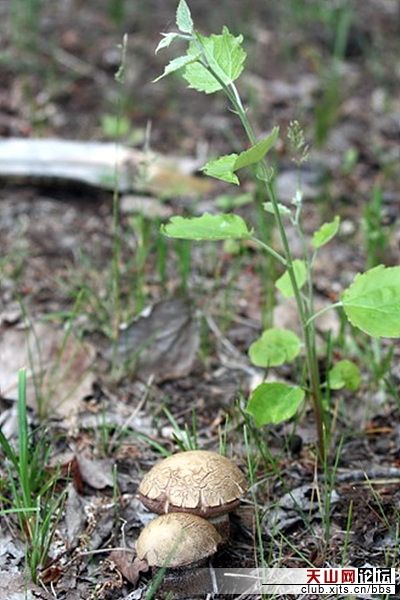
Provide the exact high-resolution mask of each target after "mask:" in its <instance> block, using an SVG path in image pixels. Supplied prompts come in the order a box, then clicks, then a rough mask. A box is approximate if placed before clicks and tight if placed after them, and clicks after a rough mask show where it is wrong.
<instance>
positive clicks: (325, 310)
mask: <svg viewBox="0 0 400 600" xmlns="http://www.w3.org/2000/svg"><path fill="white" fill-rule="evenodd" d="M339 306H343V302H335V303H334V304H329V306H325V307H324V308H321V310H319V311H318V312H316V313H314V314H313V315H312V316H311V317H310V318H309V319H308V321H307V322H306V327H308V326H309V325H310V323H312V322H313V321H314V320H315V319H317V318H318V317H320V316H321V315H323V314H324V313H326V312H328V310H331V309H332V308H338V307H339Z"/></svg>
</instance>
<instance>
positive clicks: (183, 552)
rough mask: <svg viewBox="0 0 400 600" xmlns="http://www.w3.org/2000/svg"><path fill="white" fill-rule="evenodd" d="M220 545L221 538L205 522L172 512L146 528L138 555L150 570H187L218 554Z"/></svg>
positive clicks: (155, 520) (190, 515) (137, 542)
mask: <svg viewBox="0 0 400 600" xmlns="http://www.w3.org/2000/svg"><path fill="white" fill-rule="evenodd" d="M220 542H221V536H220V535H219V533H218V532H217V530H216V529H215V527H213V525H211V523H209V522H208V521H206V520H205V519H202V518H201V517H198V516H197V515H192V514H188V513H169V514H167V515H161V516H159V517H157V518H156V519H154V520H153V521H150V523H149V524H148V525H146V527H145V528H144V529H143V531H142V532H141V534H140V535H139V537H138V539H137V541H136V554H137V558H138V559H139V560H141V561H146V562H147V564H148V566H149V567H167V568H176V567H187V566H188V565H195V564H198V563H199V561H203V560H204V559H205V558H208V557H209V556H211V555H212V554H215V552H216V551H217V549H218V544H220Z"/></svg>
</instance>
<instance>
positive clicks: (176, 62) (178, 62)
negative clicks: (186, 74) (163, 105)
mask: <svg viewBox="0 0 400 600" xmlns="http://www.w3.org/2000/svg"><path fill="white" fill-rule="evenodd" d="M199 56H200V54H197V55H196V54H191V55H189V54H185V56H178V58H174V59H173V60H171V62H170V63H169V64H168V65H167V66H166V67H165V69H164V73H163V74H162V75H160V76H159V77H157V78H156V79H154V80H153V83H156V81H160V79H162V78H163V77H165V76H166V75H169V74H170V73H174V71H178V70H179V69H182V68H183V67H184V66H186V65H187V64H188V63H191V62H193V61H195V60H197V59H198V58H199Z"/></svg>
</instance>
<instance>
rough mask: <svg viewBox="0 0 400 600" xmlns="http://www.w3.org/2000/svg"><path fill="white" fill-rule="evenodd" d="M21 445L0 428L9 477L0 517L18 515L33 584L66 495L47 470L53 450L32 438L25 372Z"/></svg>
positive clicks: (20, 405) (21, 373) (21, 389)
mask: <svg viewBox="0 0 400 600" xmlns="http://www.w3.org/2000/svg"><path fill="white" fill-rule="evenodd" d="M17 409H18V444H17V448H16V449H15V448H14V447H13V445H12V444H11V443H10V442H9V441H8V440H7V438H6V437H5V435H4V433H3V432H2V431H1V429H0V448H1V450H2V451H3V454H4V456H5V458H6V461H5V466H6V472H7V477H6V481H5V482H4V494H7V495H1V496H0V506H1V509H0V516H1V517H3V516H5V515H15V518H16V519H17V523H18V526H19V530H20V534H21V537H22V538H23V539H24V541H25V543H26V562H27V565H28V568H29V571H30V574H31V577H32V580H33V581H34V582H37V580H38V577H39V573H40V570H41V569H42V568H44V567H45V565H46V561H47V557H48V551H49V547H50V544H51V541H52V539H53V536H54V532H55V528H56V526H57V522H58V519H59V517H60V515H61V508H62V504H63V499H64V494H63V493H61V494H57V493H56V492H55V484H56V482H57V475H51V476H49V474H48V472H47V471H46V465H47V464H48V458H49V453H50V447H49V445H48V444H47V442H46V439H45V438H44V437H43V436H42V437H40V438H39V439H38V440H34V439H33V435H32V434H31V433H30V432H29V427H28V418H27V410H26V370H25V369H20V371H19V373H18V401H17Z"/></svg>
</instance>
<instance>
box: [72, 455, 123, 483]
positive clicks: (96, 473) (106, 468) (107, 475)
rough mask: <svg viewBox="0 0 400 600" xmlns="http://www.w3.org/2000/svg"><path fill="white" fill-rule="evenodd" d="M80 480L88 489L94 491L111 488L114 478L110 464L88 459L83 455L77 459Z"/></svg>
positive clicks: (104, 461) (107, 461) (106, 461)
mask: <svg viewBox="0 0 400 600" xmlns="http://www.w3.org/2000/svg"><path fill="white" fill-rule="evenodd" d="M76 458H77V461H78V465H79V470H80V474H81V478H82V480H83V481H85V482H86V483H87V484H88V485H90V487H92V488H94V489H95V490H103V489H104V488H106V487H112V486H113V484H114V478H113V473H112V463H111V461H109V460H106V459H104V460H96V459H93V458H88V457H87V456H84V455H83V454H80V455H78V456H77V457H76Z"/></svg>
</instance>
